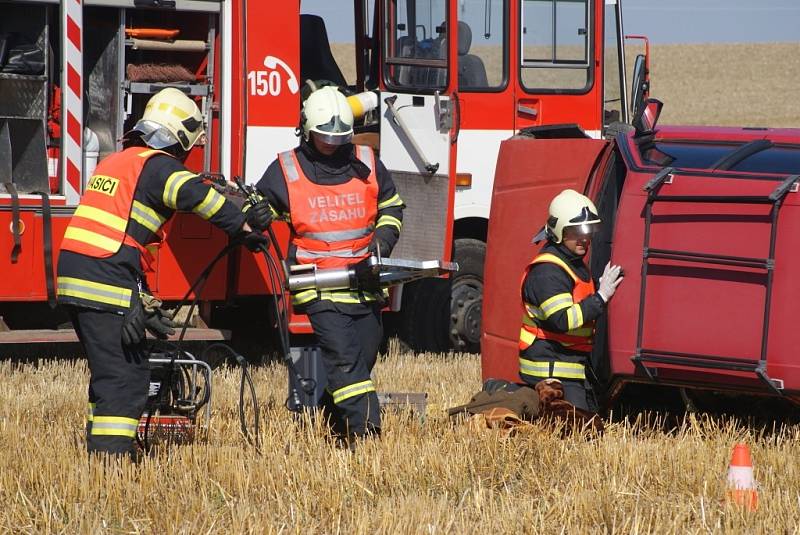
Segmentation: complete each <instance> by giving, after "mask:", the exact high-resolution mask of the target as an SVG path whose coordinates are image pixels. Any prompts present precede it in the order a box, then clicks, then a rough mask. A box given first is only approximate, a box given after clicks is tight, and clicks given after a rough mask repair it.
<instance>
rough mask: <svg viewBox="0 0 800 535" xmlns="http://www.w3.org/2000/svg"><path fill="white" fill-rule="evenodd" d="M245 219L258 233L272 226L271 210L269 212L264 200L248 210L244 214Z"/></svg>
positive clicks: (267, 204)
mask: <svg viewBox="0 0 800 535" xmlns="http://www.w3.org/2000/svg"><path fill="white" fill-rule="evenodd" d="M245 217H246V218H247V224H248V225H250V227H251V228H252V229H253V230H257V231H258V232H264V231H265V230H267V229H268V228H269V226H270V225H271V224H272V210H270V207H269V203H268V202H267V201H266V199H261V200H260V201H258V202H257V203H256V204H255V205H253V206H251V207H250V208H248V209H247V211H246V212H245Z"/></svg>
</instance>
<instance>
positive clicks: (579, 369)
mask: <svg viewBox="0 0 800 535" xmlns="http://www.w3.org/2000/svg"><path fill="white" fill-rule="evenodd" d="M519 372H520V373H521V374H523V375H529V376H531V377H543V378H547V377H555V378H558V379H586V366H584V365H583V364H576V363H574V362H561V361H552V360H528V359H523V358H520V359H519Z"/></svg>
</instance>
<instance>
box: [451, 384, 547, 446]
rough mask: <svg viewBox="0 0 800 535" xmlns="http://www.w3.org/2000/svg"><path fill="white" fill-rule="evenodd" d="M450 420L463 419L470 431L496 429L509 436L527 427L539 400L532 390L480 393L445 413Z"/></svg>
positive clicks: (536, 415)
mask: <svg viewBox="0 0 800 535" xmlns="http://www.w3.org/2000/svg"><path fill="white" fill-rule="evenodd" d="M447 414H448V415H449V416H450V417H451V418H454V419H455V418H459V417H461V416H466V417H467V418H468V420H467V425H468V426H469V428H470V429H471V430H473V431H476V432H478V431H481V430H486V429H487V428H488V429H499V430H500V431H501V433H502V434H503V436H506V437H507V436H510V435H512V434H515V433H516V432H517V431H520V430H521V429H523V428H525V427H528V426H530V425H531V424H530V422H532V421H534V420H536V419H537V418H538V417H539V396H538V394H537V393H536V391H535V390H534V389H533V388H529V387H527V386H523V387H520V388H519V389H515V390H513V391H508V390H504V389H503V390H497V391H493V392H487V391H486V390H481V391H480V392H478V393H477V394H475V395H474V396H472V399H471V400H470V401H469V403H467V404H466V405H459V406H458V407H453V408H452V409H448V411H447Z"/></svg>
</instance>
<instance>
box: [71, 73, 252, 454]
mask: <svg viewBox="0 0 800 535" xmlns="http://www.w3.org/2000/svg"><path fill="white" fill-rule="evenodd" d="M204 137H205V133H204V130H203V117H202V115H201V114H200V110H199V109H198V108H197V105H196V104H195V103H194V101H193V100H191V99H190V98H189V97H187V96H186V95H184V94H183V93H182V92H181V91H179V90H178V89H174V88H168V89H163V90H161V91H160V92H158V93H157V94H155V95H154V96H153V97H152V98H151V99H150V100H149V101H148V103H147V106H146V108H145V111H144V114H143V116H142V118H141V120H139V121H138V122H137V123H136V125H135V126H134V128H133V130H132V131H131V132H128V133H127V134H126V136H125V141H126V148H125V149H124V150H122V151H120V152H116V153H114V154H111V155H110V156H108V157H107V158H105V159H104V160H103V161H101V162H100V163H99V164H98V166H97V168H96V169H95V171H94V174H93V175H92V177H91V178H90V180H89V182H88V184H87V187H86V191H85V192H84V194H83V196H82V197H81V202H80V204H79V206H78V207H77V209H76V210H75V213H74V214H73V216H72V219H71V220H70V223H69V226H68V227H67V229H66V232H65V234H64V239H63V241H62V242H61V252H60V255H59V258H58V278H57V285H58V286H57V296H58V301H59V303H60V304H62V305H65V306H66V308H67V311H68V313H69V315H70V319H71V320H72V324H73V325H74V327H75V331H76V332H77V334H78V337H79V339H80V342H81V344H82V346H83V349H84V352H85V353H86V356H87V358H88V361H89V371H90V379H89V412H88V422H87V440H86V442H87V449H88V450H89V452H90V453H93V452H105V453H109V454H118V455H131V456H133V455H134V454H135V444H134V439H135V437H136V432H137V427H138V423H139V417H140V416H141V414H142V411H143V410H144V407H145V403H146V401H147V396H148V389H149V383H150V369H149V365H148V361H147V356H146V354H144V352H143V349H144V348H143V346H142V342H143V341H144V339H145V330H147V331H149V332H150V333H151V334H153V335H155V336H157V337H159V338H166V337H167V335H169V334H172V333H174V329H173V327H174V326H175V325H174V324H173V323H172V321H171V319H170V317H169V316H168V315H167V314H165V313H164V312H163V311H162V309H161V308H160V305H161V303H160V301H159V300H157V299H155V298H154V297H153V296H152V295H150V293H149V291H148V290H147V287H146V285H145V278H144V273H143V264H144V265H147V264H148V263H149V262H150V261H151V260H152V258H151V253H150V252H149V251H148V250H147V245H148V244H153V243H156V242H158V241H159V240H160V232H159V230H160V229H161V227H162V225H164V223H165V222H166V221H167V220H168V219H170V217H172V215H173V214H174V213H175V211H176V210H185V211H192V212H194V213H195V214H197V215H198V216H200V217H202V218H203V219H206V220H208V221H209V222H211V223H213V224H214V225H216V226H217V227H219V228H221V229H222V230H224V231H225V232H226V233H228V234H229V235H230V236H233V237H236V238H237V239H240V240H242V242H243V243H244V244H245V245H246V246H248V248H250V249H251V250H257V249H259V248H260V247H262V246H263V245H264V244H265V243H266V238H265V237H264V236H262V235H260V234H258V233H255V232H252V231H251V228H250V226H249V225H248V224H247V223H246V216H245V214H243V213H242V212H241V210H239V209H238V208H237V207H236V205H234V204H233V203H231V202H230V201H228V200H226V199H225V197H223V196H222V195H221V194H219V193H218V192H217V191H216V190H214V188H212V187H211V186H210V185H209V184H207V183H205V182H204V181H203V179H201V177H200V176H198V175H197V174H195V173H193V172H191V171H189V170H188V169H186V167H184V165H183V164H182V163H181V162H182V159H183V158H185V156H186V155H187V154H188V152H189V150H190V149H191V148H192V147H193V146H194V145H195V144H196V143H198V142H202V140H203V139H204Z"/></svg>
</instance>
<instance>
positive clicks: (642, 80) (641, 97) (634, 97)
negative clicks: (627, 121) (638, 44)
mask: <svg viewBox="0 0 800 535" xmlns="http://www.w3.org/2000/svg"><path fill="white" fill-rule="evenodd" d="M649 90H650V80H649V79H648V77H647V62H646V61H645V56H644V54H639V55H637V56H636V60H635V61H634V64H633V84H632V86H631V117H632V118H633V120H635V119H636V117H637V116H638V115H640V114H641V113H642V111H643V108H644V105H645V102H644V101H645V99H646V98H647V96H648V94H649V92H650V91H649ZM631 122H633V121H631Z"/></svg>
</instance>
